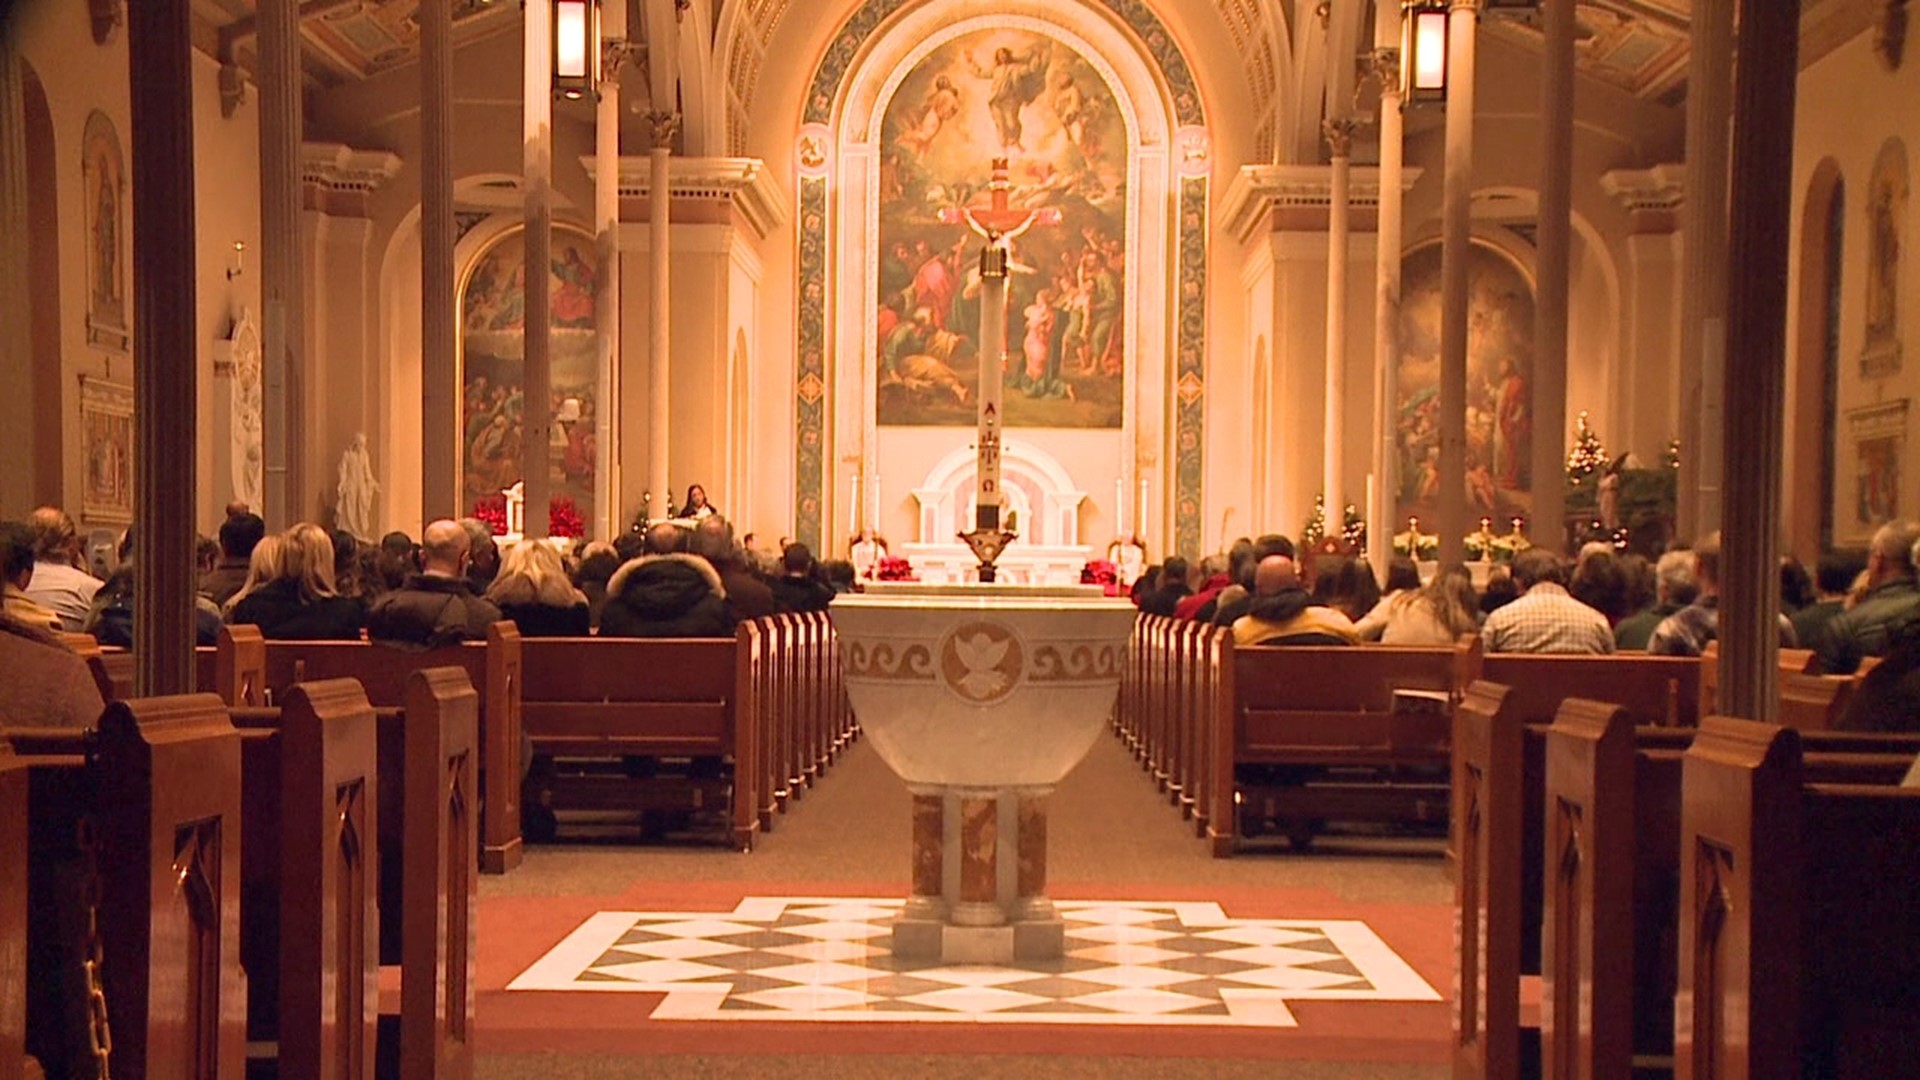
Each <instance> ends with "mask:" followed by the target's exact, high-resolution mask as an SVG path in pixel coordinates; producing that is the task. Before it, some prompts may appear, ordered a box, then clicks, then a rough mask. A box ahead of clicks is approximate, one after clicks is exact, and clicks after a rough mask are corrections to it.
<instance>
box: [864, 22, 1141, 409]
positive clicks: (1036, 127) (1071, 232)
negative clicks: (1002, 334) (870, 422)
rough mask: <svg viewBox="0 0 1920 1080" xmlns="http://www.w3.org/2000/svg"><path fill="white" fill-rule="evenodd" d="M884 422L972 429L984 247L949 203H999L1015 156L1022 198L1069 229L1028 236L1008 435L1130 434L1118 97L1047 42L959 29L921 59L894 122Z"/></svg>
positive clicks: (880, 378)
mask: <svg viewBox="0 0 1920 1080" xmlns="http://www.w3.org/2000/svg"><path fill="white" fill-rule="evenodd" d="M881 133H882V134H881V144H882V145H881V157H880V176H879V199H880V210H879V216H880V230H879V245H880V249H879V250H880V267H879V277H880V281H879V303H878V305H877V307H876V310H875V313H874V317H875V319H876V323H877V325H876V327H875V329H876V331H877V335H876V340H877V341H878V343H879V346H878V349H877V350H876V352H877V355H876V356H875V357H874V363H875V365H876V370H877V379H876V385H877V386H878V397H879V407H878V412H879V416H878V421H879V423H881V424H888V425H903V426H904V425H921V426H931V425H940V426H959V425H971V424H972V423H973V422H974V405H973V402H972V400H971V399H972V395H973V387H975V386H976V385H978V375H979V371H980V366H979V365H980V355H979V353H980V350H979V343H978V342H977V341H975V340H974V338H975V337H976V336H977V335H978V330H977V328H978V326H979V322H980V303H979V295H978V294H979V279H978V274H977V272H976V271H975V270H974V265H975V255H976V254H977V252H976V250H975V249H976V246H977V243H978V241H977V239H976V238H974V237H973V235H972V234H971V233H970V232H968V230H967V228H966V227H965V226H964V225H943V224H941V222H940V220H939V216H938V215H939V213H940V210H941V208H943V207H947V206H961V205H967V204H970V203H975V202H984V201H985V199H986V186H987V176H988V171H989V168H990V163H991V161H992V159H993V158H995V157H999V156H1005V157H1007V158H1008V159H1009V162H1010V171H1011V177H1012V181H1013V192H1012V202H1013V205H1015V206H1031V207H1053V208H1056V209H1058V210H1059V211H1060V213H1061V219H1062V223H1061V225H1059V226H1057V227H1053V228H1047V229H1035V230H1033V231H1032V232H1029V233H1027V234H1026V235H1025V236H1023V237H1021V238H1020V240H1019V241H1018V242H1017V243H1016V244H1015V247H1014V251H1013V256H1014V263H1015V266H1014V273H1013V280H1012V282H1011V285H1010V288H1009V297H1008V311H1007V353H1008V355H1007V361H1006V364H1005V367H1004V369H1003V372H1002V378H1003V379H1004V380H1005V393H1004V400H1005V402H1006V418H1007V424H1008V426H1010V427H1056V428H1118V427H1119V426H1120V425H1121V417H1122V413H1123V405H1124V402H1125V394H1124V389H1125V385H1124V381H1125V370H1126V356H1125V336H1126V335H1125V333H1124V330H1123V327H1124V318H1123V312H1122V298H1123V297H1124V296H1125V295H1126V289H1125V282H1126V271H1127V248H1126V235H1127V233H1126V212H1127V191H1126V182H1127V162H1128V156H1129V137H1128V133H1127V129H1126V123H1125V119H1124V116H1123V114H1122V113H1121V111H1120V108H1119V105H1118V103H1117V102H1116V101H1115V99H1114V96H1113V91H1112V89H1111V88H1110V87H1109V86H1108V85H1107V83H1106V82H1105V81H1104V80H1103V79H1102V78H1101V77H1100V75H1099V73H1098V72H1097V71H1096V70H1094V68H1093V66H1092V65H1090V64H1089V63H1087V61H1086V59H1085V58H1084V57H1083V56H1081V55H1080V54H1079V53H1078V52H1076V51H1075V50H1074V49H1072V48H1071V47H1069V46H1067V45H1066V44H1064V43H1062V42H1059V41H1057V40H1055V39H1053V38H1051V37H1048V36H1046V35H1044V34H1039V33H1032V32H1027V31H1021V30H1005V29H992V30H980V31H975V32H972V33H968V34H964V35H962V36H960V37H958V38H955V39H954V40H952V41H949V42H946V43H944V44H942V45H940V46H939V47H938V48H935V49H934V50H933V51H932V52H930V53H928V54H927V55H926V57H924V58H923V59H922V60H920V62H919V63H917V64H916V65H914V68H913V70H912V71H911V72H909V73H908V75H907V77H906V78H905V80H903V81H902V82H901V83H900V86H899V89H898V90H897V91H896V92H895V94H894V96H893V99H892V100H891V101H890V102H889V103H888V106H887V109H886V113H885V117H884V119H883V121H882V125H881Z"/></svg>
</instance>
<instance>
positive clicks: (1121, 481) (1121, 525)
mask: <svg viewBox="0 0 1920 1080" xmlns="http://www.w3.org/2000/svg"><path fill="white" fill-rule="evenodd" d="M1113 513H1114V517H1115V520H1114V526H1113V533H1114V535H1115V536H1119V537H1125V536H1126V535H1127V480H1126V477H1124V476H1116V477H1114V478H1113Z"/></svg>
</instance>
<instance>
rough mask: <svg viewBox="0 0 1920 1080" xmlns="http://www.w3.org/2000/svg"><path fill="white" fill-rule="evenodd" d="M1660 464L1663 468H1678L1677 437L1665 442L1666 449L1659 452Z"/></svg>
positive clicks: (1678, 451)
mask: <svg viewBox="0 0 1920 1080" xmlns="http://www.w3.org/2000/svg"><path fill="white" fill-rule="evenodd" d="M1660 464H1661V466H1662V467H1664V468H1668V469H1678V468H1679V467H1680V439H1679V437H1678V436H1675V437H1674V438H1671V439H1668V440H1667V448H1666V449H1665V450H1662V451H1660Z"/></svg>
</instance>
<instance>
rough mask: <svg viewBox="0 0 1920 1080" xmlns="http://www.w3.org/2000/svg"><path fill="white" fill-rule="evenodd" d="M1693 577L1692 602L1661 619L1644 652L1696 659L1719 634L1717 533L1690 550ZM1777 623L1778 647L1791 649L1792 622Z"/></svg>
mask: <svg viewBox="0 0 1920 1080" xmlns="http://www.w3.org/2000/svg"><path fill="white" fill-rule="evenodd" d="M1693 574H1694V579H1695V580H1696V581H1697V582H1698V583H1699V589H1700V595H1699V597H1698V598H1697V599H1695V600H1694V602H1693V603H1691V604H1688V605H1687V606H1686V607H1684V608H1681V609H1680V610H1679V611H1676V612H1674V613H1673V614H1671V615H1669V616H1667V617H1666V618H1665V619H1662V620H1661V622H1660V625H1659V626H1658V627H1655V628H1654V631H1653V637H1652V638H1650V639H1648V641H1647V651H1648V652H1650V653H1653V654H1654V655H1656V656H1699V655H1700V654H1701V652H1703V651H1704V650H1705V649H1706V647H1707V642H1709V641H1712V640H1714V639H1715V638H1716V637H1718V636H1719V631H1720V534H1719V533H1718V532H1715V533H1712V534H1710V535H1708V537H1707V538H1706V540H1705V541H1703V542H1702V543H1701V544H1700V546H1699V547H1697V548H1695V549H1694V551H1693ZM1775 617H1776V618H1777V619H1778V620H1779V622H1780V647H1781V648H1783V649H1791V648H1793V647H1794V637H1793V623H1792V622H1791V621H1790V620H1788V618H1787V617H1786V616H1785V615H1777V616H1775Z"/></svg>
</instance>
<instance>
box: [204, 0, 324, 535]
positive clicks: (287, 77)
mask: <svg viewBox="0 0 1920 1080" xmlns="http://www.w3.org/2000/svg"><path fill="white" fill-rule="evenodd" d="M297 6H298V0H260V5H259V26H260V38H259V42H258V45H259V48H260V300H261V303H262V305H263V306H264V307H265V309H266V311H265V317H264V319H263V320H262V323H263V325H262V328H261V335H260V336H261V352H260V369H261V384H262V385H261V393H262V402H261V404H262V409H263V411H264V413H265V415H264V417H263V418H262V424H261V426H262V428H263V429H264V430H263V433H262V434H263V435H264V445H263V447H262V450H263V452H264V453H265V454H266V462H265V472H264V476H263V479H264V481H265V483H264V486H263V489H262V494H263V497H264V498H265V499H266V506H265V507H264V508H263V511H262V514H261V516H262V517H264V518H266V521H267V528H269V529H284V528H286V527H287V526H289V525H291V524H293V523H294V522H296V521H300V520H302V519H303V518H305V517H306V516H307V515H306V509H307V507H306V496H305V495H304V494H303V491H302V483H303V478H302V477H301V475H300V471H301V470H300V454H301V450H302V447H303V439H302V435H303V432H302V430H301V428H302V427H303V425H302V423H301V394H300V351H301V349H300V343H301V341H302V340H303V339H302V336H301V335H302V333H303V326H302V322H301V307H302V300H303V298H304V296H305V294H304V292H303V291H302V290H303V284H302V281H301V274H300V135H301V131H302V117H301V100H300V93H301V67H300V17H299V12H298V11H297ZM189 505H190V504H189Z"/></svg>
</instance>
